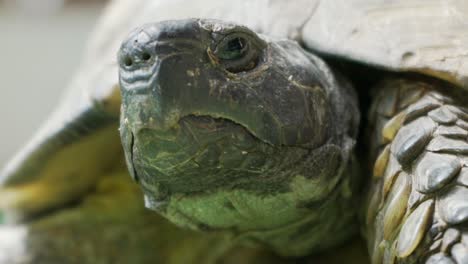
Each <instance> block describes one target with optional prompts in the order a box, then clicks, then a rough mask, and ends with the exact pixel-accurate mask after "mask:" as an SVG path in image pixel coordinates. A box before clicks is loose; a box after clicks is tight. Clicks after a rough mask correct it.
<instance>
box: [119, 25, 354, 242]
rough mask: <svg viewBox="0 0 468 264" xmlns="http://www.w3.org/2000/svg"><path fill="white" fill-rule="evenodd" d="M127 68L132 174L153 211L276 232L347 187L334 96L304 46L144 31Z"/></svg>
mask: <svg viewBox="0 0 468 264" xmlns="http://www.w3.org/2000/svg"><path fill="white" fill-rule="evenodd" d="M118 58H119V64H120V85H121V92H122V98H123V103H122V110H121V112H122V114H121V128H120V129H121V137H122V141H123V145H124V149H125V154H126V159H127V164H128V166H129V168H130V172H131V174H132V175H133V177H134V178H135V179H136V180H137V181H138V182H139V183H140V185H141V186H142V190H143V192H144V195H145V202H146V206H147V207H149V208H151V209H154V210H157V211H159V212H160V213H162V214H163V215H165V216H166V217H168V218H169V219H170V220H172V221H173V222H176V223H178V224H179V225H183V226H189V227H192V228H195V229H224V230H226V229H229V230H232V231H234V232H237V233H243V232H246V231H247V230H250V231H251V230H273V229H275V228H278V227H280V226H285V225H287V224H289V223H291V222H294V221H297V220H298V219H299V218H300V215H301V214H302V211H301V213H299V212H298V210H304V209H302V208H301V206H302V205H303V204H307V203H308V202H310V201H319V200H321V199H325V197H327V196H328V195H329V193H330V192H332V190H333V189H334V187H335V186H336V185H337V183H338V182H339V181H340V179H341V174H340V173H338V171H339V168H340V167H341V164H342V162H341V161H342V160H343V158H342V154H343V153H342V152H343V151H342V149H340V146H338V145H339V144H341V143H337V142H336V148H333V147H330V146H331V145H333V144H331V143H333V142H335V141H337V140H336V139H337V134H339V133H341V132H336V131H338V130H337V129H336V124H335V120H334V119H336V118H335V117H336V114H337V110H336V109H335V106H334V105H335V103H334V101H333V100H335V99H336V98H335V99H333V98H334V95H335V94H336V93H337V92H336V87H334V86H333V85H331V84H330V81H329V78H330V76H331V73H330V71H329V69H328V68H327V67H326V66H325V65H324V64H323V63H322V62H321V61H320V60H318V59H317V58H315V57H311V55H310V54H308V53H307V52H305V51H303V49H302V48H301V47H300V46H299V45H298V44H297V43H295V42H293V41H288V40H283V41H271V40H269V39H268V38H267V37H264V36H261V35H258V34H256V33H254V32H253V31H251V30H250V29H248V28H246V27H243V26H239V25H234V24H230V23H225V22H221V21H216V20H199V19H190V20H179V21H166V22H160V23H156V24H149V25H145V26H143V27H141V28H138V29H136V30H134V31H133V32H132V33H131V34H130V36H129V37H128V38H127V39H126V40H125V41H124V43H123V44H122V46H121V49H120V52H119V55H118ZM327 78H328V79H327ZM336 97H338V96H336ZM342 115H343V116H349V114H346V113H342ZM340 120H344V119H340V118H338V120H336V122H340ZM341 125H342V126H347V125H346V124H341ZM338 141H340V140H338ZM330 144H331V145H330ZM333 146H335V145H333ZM319 149H321V150H320V151H318V150H319ZM325 157H327V158H325ZM311 159H315V160H316V161H317V160H323V163H322V164H317V163H314V162H312V160H311ZM322 166H324V167H325V168H326V169H325V171H327V173H324V170H323V169H320V168H321V167H322ZM285 201H288V203H287V204H285ZM298 208H301V209H298ZM306 211H307V210H306Z"/></svg>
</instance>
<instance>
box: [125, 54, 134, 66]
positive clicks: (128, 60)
mask: <svg viewBox="0 0 468 264" xmlns="http://www.w3.org/2000/svg"><path fill="white" fill-rule="evenodd" d="M123 63H124V65H125V66H127V67H130V66H132V65H133V60H132V58H130V57H129V56H126V57H125V58H124V59H123Z"/></svg>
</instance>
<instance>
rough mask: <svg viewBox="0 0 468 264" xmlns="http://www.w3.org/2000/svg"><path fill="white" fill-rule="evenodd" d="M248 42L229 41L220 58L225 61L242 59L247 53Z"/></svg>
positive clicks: (240, 39)
mask: <svg viewBox="0 0 468 264" xmlns="http://www.w3.org/2000/svg"><path fill="white" fill-rule="evenodd" d="M245 48H246V41H245V39H243V38H234V39H232V40H229V41H228V42H227V43H226V44H225V46H224V47H223V48H222V50H221V52H220V54H219V57H220V58H221V59H225V60H232V59H237V58H240V57H241V56H242V55H243V53H244V52H245Z"/></svg>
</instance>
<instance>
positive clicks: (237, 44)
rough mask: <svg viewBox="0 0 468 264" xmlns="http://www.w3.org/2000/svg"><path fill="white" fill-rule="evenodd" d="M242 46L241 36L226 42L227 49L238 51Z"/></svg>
mask: <svg viewBox="0 0 468 264" xmlns="http://www.w3.org/2000/svg"><path fill="white" fill-rule="evenodd" d="M243 48H244V43H243V39H241V38H235V39H233V40H231V41H229V42H228V44H227V50H228V51H239V50H242V49H243Z"/></svg>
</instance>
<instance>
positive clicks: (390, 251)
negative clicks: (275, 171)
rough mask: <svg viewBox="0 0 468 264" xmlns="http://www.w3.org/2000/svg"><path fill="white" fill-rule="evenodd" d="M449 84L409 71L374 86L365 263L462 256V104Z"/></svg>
mask: <svg viewBox="0 0 468 264" xmlns="http://www.w3.org/2000/svg"><path fill="white" fill-rule="evenodd" d="M456 89H457V88H455V87H449V86H446V85H445V84H442V83H440V82H438V81H435V80H432V81H429V82H426V81H419V80H412V79H393V80H389V81H386V82H383V83H382V84H380V85H379V86H377V87H376V90H378V91H377V96H376V98H375V101H374V105H373V108H372V109H371V111H370V122H371V129H370V134H371V135H372V136H371V137H370V138H371V142H370V151H371V152H372V154H373V157H376V159H377V162H375V165H374V169H373V179H372V183H371V190H370V193H369V199H368V202H367V215H366V218H365V219H366V224H367V226H366V232H365V233H366V235H367V237H368V239H369V243H368V245H369V251H370V252H371V255H372V261H373V262H372V263H375V264H378V263H384V264H388V263H424V262H426V263H457V264H462V263H468V239H467V238H468V232H467V227H468V184H467V176H468V174H467V173H468V126H467V125H466V124H467V121H468V109H467V108H465V107H464V106H463V103H464V102H466V98H467V97H466V94H462V93H457V90H456Z"/></svg>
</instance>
